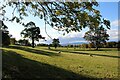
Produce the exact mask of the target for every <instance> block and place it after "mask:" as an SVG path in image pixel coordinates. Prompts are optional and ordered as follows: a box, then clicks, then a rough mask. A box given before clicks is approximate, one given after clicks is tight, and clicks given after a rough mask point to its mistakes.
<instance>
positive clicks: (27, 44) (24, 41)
mask: <svg viewBox="0 0 120 80" xmlns="http://www.w3.org/2000/svg"><path fill="white" fill-rule="evenodd" d="M18 43H19V45H22V46H30V45H31V44H30V42H29V41H28V40H26V39H23V40H22V39H20V40H18Z"/></svg>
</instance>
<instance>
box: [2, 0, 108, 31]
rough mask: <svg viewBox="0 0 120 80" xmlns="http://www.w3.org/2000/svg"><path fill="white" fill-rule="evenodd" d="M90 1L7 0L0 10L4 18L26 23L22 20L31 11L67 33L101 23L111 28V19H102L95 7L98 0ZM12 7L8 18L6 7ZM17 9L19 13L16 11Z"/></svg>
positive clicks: (91, 27) (92, 27)
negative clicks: (12, 0)
mask: <svg viewBox="0 0 120 80" xmlns="http://www.w3.org/2000/svg"><path fill="white" fill-rule="evenodd" d="M88 1H89V2H82V1H81V2H74V1H72V0H70V2H59V1H54V2H46V1H44V2H42V1H40V2H36V1H33V2H22V1H16V2H6V4H3V5H2V7H1V8H0V10H1V11H2V12H3V14H2V16H3V20H9V21H14V20H15V21H16V22H17V23H20V24H22V25H24V23H23V22H22V20H23V19H24V16H26V17H27V16H29V13H30V14H32V15H33V16H37V17H39V18H40V19H44V21H45V23H46V24H49V25H50V26H52V27H53V28H54V29H56V30H59V31H65V32H67V33H69V32H71V31H75V32H76V31H81V30H82V29H83V28H86V27H88V28H89V29H95V28H96V27H98V26H99V25H100V24H102V25H105V26H106V27H107V28H108V29H109V28H110V22H109V20H106V19H104V18H103V19H102V15H101V14H100V11H99V10H97V9H96V8H95V7H97V6H99V4H98V3H97V2H96V0H88ZM6 7H12V8H13V12H12V15H13V16H12V19H9V18H6V17H5V14H6V11H5V8H6ZM15 11H17V12H18V15H19V16H17V15H15V14H14V12H15Z"/></svg>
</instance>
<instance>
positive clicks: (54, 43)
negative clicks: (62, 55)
mask: <svg viewBox="0 0 120 80" xmlns="http://www.w3.org/2000/svg"><path fill="white" fill-rule="evenodd" d="M59 43H60V41H59V39H55V38H54V39H53V42H52V45H53V46H54V47H55V48H57V47H58V46H59V45H60V44H59Z"/></svg>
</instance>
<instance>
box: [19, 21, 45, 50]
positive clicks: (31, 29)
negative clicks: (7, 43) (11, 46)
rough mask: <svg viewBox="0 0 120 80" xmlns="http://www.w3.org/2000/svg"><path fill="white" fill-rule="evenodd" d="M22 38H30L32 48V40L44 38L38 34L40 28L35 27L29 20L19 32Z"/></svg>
mask: <svg viewBox="0 0 120 80" xmlns="http://www.w3.org/2000/svg"><path fill="white" fill-rule="evenodd" d="M21 35H23V36H24V38H30V39H31V40H32V47H33V48H34V45H35V43H34V41H39V39H45V37H42V36H41V35H40V28H39V27H36V25H35V23H34V22H32V21H31V22H29V23H27V24H26V25H25V29H24V30H23V31H22V32H21Z"/></svg>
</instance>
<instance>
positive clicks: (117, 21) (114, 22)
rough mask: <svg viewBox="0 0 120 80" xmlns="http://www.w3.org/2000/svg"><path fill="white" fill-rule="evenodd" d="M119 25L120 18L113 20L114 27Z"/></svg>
mask: <svg viewBox="0 0 120 80" xmlns="http://www.w3.org/2000/svg"><path fill="white" fill-rule="evenodd" d="M119 25H120V20H115V21H113V22H111V26H112V27H118V26H119Z"/></svg>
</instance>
